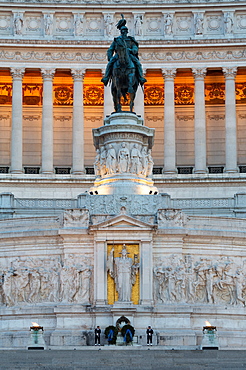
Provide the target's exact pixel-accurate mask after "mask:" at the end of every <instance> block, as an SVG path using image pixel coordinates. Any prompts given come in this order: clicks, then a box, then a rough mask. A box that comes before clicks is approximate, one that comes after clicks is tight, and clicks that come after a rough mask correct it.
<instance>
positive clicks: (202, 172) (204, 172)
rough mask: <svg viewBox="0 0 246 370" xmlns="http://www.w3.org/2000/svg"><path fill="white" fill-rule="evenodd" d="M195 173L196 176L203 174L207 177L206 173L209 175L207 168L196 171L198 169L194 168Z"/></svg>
mask: <svg viewBox="0 0 246 370" xmlns="http://www.w3.org/2000/svg"><path fill="white" fill-rule="evenodd" d="M193 173H195V174H201V175H202V174H203V175H205V174H206V173H208V169H207V168H205V169H200V170H199V169H196V168H194V169H193Z"/></svg>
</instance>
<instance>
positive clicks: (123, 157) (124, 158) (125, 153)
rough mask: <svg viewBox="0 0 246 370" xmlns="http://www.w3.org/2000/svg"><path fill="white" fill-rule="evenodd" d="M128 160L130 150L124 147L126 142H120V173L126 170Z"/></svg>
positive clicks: (127, 168)
mask: <svg viewBox="0 0 246 370" xmlns="http://www.w3.org/2000/svg"><path fill="white" fill-rule="evenodd" d="M129 161H130V152H129V149H128V148H127V147H126V143H124V142H123V143H122V144H121V148H120V149H119V152H118V168H119V172H120V173H124V172H128V170H129Z"/></svg>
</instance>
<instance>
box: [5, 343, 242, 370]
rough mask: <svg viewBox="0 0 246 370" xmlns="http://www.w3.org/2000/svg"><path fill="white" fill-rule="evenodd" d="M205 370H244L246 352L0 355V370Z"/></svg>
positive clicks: (100, 350) (97, 350) (106, 350)
mask: <svg viewBox="0 0 246 370" xmlns="http://www.w3.org/2000/svg"><path fill="white" fill-rule="evenodd" d="M207 368H209V369H210V370H213V369H217V370H218V369H223V370H227V369H228V370H237V369H245V368H246V351H244V350H242V351H230V350H229V351H220V350H204V351H200V350H195V351H176V350H173V351H172V350H171V351H170V350H163V348H160V347H159V348H158V347H151V348H148V347H141V348H138V349H136V348H134V347H127V348H122V347H115V348H113V349H112V347H91V348H88V347H87V348H85V349H82V350H59V351H58V350H44V351H42V350H29V351H28V350H25V351H23V350H16V351H13V350H9V351H8V350H4V351H0V370H10V369H11V370H34V369H35V370H37V369H44V370H78V369H83V370H87V369H88V370H89V369H90V370H94V369H95V370H106V369H107V370H114V369H120V370H134V369H136V370H137V369H139V370H150V369H153V370H161V369H167V370H171V369H174V370H175V369H177V370H204V369H207Z"/></svg>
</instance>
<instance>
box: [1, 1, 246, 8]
mask: <svg viewBox="0 0 246 370" xmlns="http://www.w3.org/2000/svg"><path fill="white" fill-rule="evenodd" d="M34 3H37V4H39V5H40V4H49V5H56V6H57V5H59V4H68V5H69V6H72V5H77V6H78V5H83V4H84V5H90V4H96V5H98V7H101V6H102V5H104V6H105V5H108V4H116V5H117V6H125V5H131V6H132V5H134V6H135V5H139V4H140V5H142V4H143V5H146V4H150V5H160V4H168V6H171V5H173V6H177V5H179V4H188V5H189V6H190V5H191V4H193V5H196V4H206V5H207V4H220V5H223V4H225V5H227V4H228V3H229V4H230V3H232V4H233V5H234V4H235V3H236V4H245V0H220V1H218V0H154V1H153V0H123V1H121V0H106V1H103V0H101V1H100V0H32V4H34ZM0 4H8V5H10V4H11V5H13V6H14V5H18V4H26V5H29V6H30V2H29V1H27V0H12V1H9V0H1V2H0Z"/></svg>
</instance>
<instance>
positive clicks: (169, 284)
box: [153, 256, 246, 306]
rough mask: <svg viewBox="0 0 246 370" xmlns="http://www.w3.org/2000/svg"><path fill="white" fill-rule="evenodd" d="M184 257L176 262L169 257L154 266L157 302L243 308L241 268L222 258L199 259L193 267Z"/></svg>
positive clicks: (245, 281) (245, 292) (245, 289)
mask: <svg viewBox="0 0 246 370" xmlns="http://www.w3.org/2000/svg"><path fill="white" fill-rule="evenodd" d="M186 257H187V258H186ZM188 257H189V256H185V258H184V260H183V259H182V258H181V259H179V260H178V259H175V258H173V256H170V257H167V258H166V261H165V262H161V263H159V262H158V264H157V265H156V266H155V267H154V270H153V272H154V283H155V296H156V300H157V301H161V302H165V303H172V302H186V303H196V302H204V303H207V304H211V305H213V304H228V305H243V306H245V303H246V274H245V273H244V269H243V268H242V267H241V266H238V265H236V264H234V263H231V261H229V260H228V259H225V258H221V259H219V260H217V261H214V260H211V259H208V258H203V257H202V258H200V259H199V260H197V261H196V262H195V264H194V267H193V266H192V260H191V258H190V257H189V258H188Z"/></svg>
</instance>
